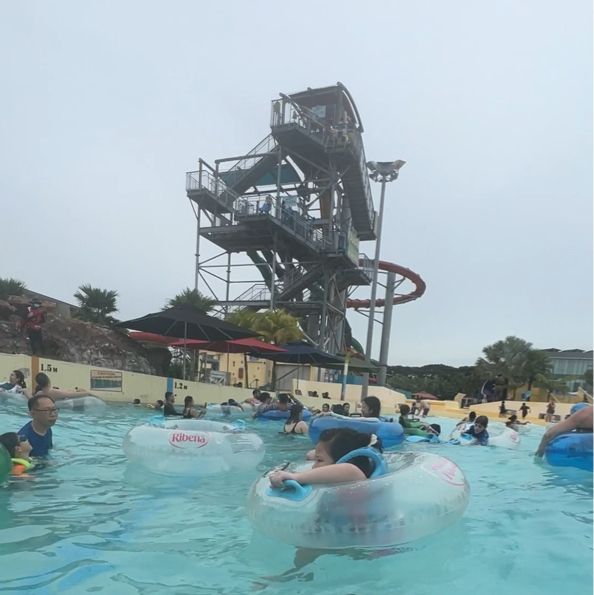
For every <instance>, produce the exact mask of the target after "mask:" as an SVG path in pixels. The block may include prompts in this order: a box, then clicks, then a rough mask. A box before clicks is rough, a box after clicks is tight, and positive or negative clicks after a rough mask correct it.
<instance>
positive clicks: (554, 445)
mask: <svg viewBox="0 0 594 595" xmlns="http://www.w3.org/2000/svg"><path fill="white" fill-rule="evenodd" d="M593 436H594V434H592V432H568V433H567V434H561V435H559V436H557V437H556V438H554V439H553V440H551V441H550V442H549V444H547V447H546V448H545V458H546V460H547V462H548V463H549V464H550V465H554V466H556V467H577V468H578V469H584V470H585V471H592V455H593V451H594V448H593Z"/></svg>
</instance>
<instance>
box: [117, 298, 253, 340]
mask: <svg viewBox="0 0 594 595" xmlns="http://www.w3.org/2000/svg"><path fill="white" fill-rule="evenodd" d="M117 326H119V327H122V328H128V329H133V330H136V331H145V332H148V333H156V334H158V335H164V336H166V337H178V338H180V339H203V340H205V341H230V340H233V339H245V338H247V337H253V336H255V333H253V332H251V331H247V330H245V329H242V328H240V327H238V326H235V325H234V324H229V323H228V322H225V321H224V320H220V319H219V318H214V317H213V316H208V315H207V314H202V313H200V312H198V310H196V309H195V308H194V307H193V306H188V305H182V306H175V307H173V308H168V309H167V310H162V311H161V312H154V313H152V314H147V315H146V316H142V317H141V318H134V319H133V320H124V321H123V322H120V323H119V324H118V325H117Z"/></svg>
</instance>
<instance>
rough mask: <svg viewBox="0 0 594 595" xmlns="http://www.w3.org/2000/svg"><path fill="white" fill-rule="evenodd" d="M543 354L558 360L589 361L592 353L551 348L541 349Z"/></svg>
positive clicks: (581, 350) (590, 351)
mask: <svg viewBox="0 0 594 595" xmlns="http://www.w3.org/2000/svg"><path fill="white" fill-rule="evenodd" d="M541 351H543V352H544V353H547V354H548V355H550V356H551V357H555V358H560V359H576V358H577V359H591V358H592V355H593V352H592V350H591V349H590V350H589V351H584V350H583V349H555V348H554V347H551V348H549V349H541Z"/></svg>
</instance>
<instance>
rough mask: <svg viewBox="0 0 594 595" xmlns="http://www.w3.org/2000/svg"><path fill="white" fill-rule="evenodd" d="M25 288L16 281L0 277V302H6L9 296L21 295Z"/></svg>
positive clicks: (20, 282)
mask: <svg viewBox="0 0 594 595" xmlns="http://www.w3.org/2000/svg"><path fill="white" fill-rule="evenodd" d="M26 288H27V287H26V285H25V284H24V283H23V282H22V281H19V280H18V279H13V278H12V277H8V278H1V277H0V300H6V299H8V298H9V297H10V296H11V295H23V292H24V291H25V289H26Z"/></svg>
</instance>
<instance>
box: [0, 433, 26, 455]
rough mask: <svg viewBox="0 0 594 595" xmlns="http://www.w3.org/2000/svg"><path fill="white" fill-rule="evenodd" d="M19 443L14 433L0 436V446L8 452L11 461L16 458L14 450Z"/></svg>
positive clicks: (17, 436)
mask: <svg viewBox="0 0 594 595" xmlns="http://www.w3.org/2000/svg"><path fill="white" fill-rule="evenodd" d="M20 443H21V441H20V440H19V435H18V434H17V433H16V432H6V434H2V435H1V436H0V444H2V446H4V448H5V449H6V450H7V451H8V454H9V455H10V458H11V459H14V457H15V456H16V452H15V449H16V447H17V446H18V445H19V444H20Z"/></svg>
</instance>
